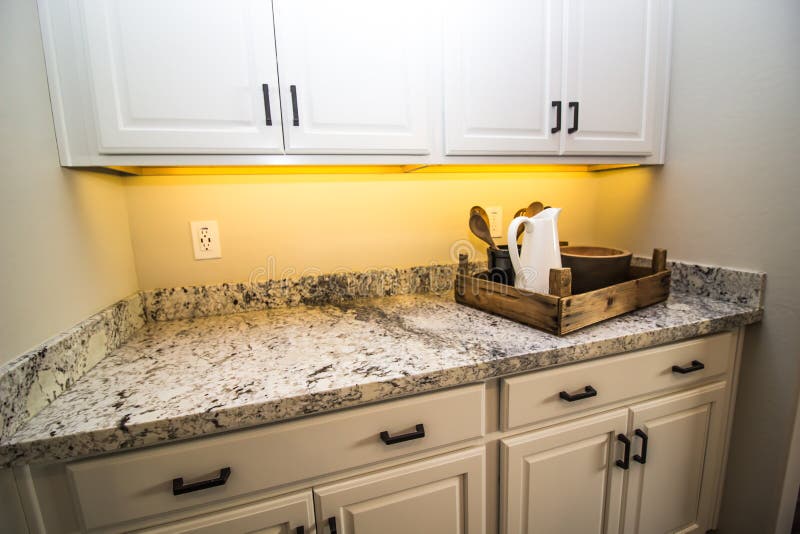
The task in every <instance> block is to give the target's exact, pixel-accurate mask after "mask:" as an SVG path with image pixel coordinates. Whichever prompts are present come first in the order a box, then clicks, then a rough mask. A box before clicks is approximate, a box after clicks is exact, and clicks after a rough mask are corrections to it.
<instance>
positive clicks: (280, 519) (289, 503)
mask: <svg viewBox="0 0 800 534" xmlns="http://www.w3.org/2000/svg"><path fill="white" fill-rule="evenodd" d="M137 532H142V533H147V534H177V533H183V532H187V533H188V532H192V533H200V534H249V533H255V532H257V533H258V534H308V533H311V532H314V500H313V497H312V495H311V491H310V490H309V491H301V492H298V493H293V494H290V495H284V496H282V497H276V498H274V499H269V500H265V501H259V502H255V503H251V504H246V505H243V506H237V507H235V508H228V509H226V510H222V511H219V512H213V513H209V514H205V515H200V516H196V517H193V518H191V519H185V520H183V521H177V522H174V523H168V524H165V525H160V526H157V527H155V528H149V529H145V530H141V531H137Z"/></svg>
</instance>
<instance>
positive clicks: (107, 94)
mask: <svg viewBox="0 0 800 534" xmlns="http://www.w3.org/2000/svg"><path fill="white" fill-rule="evenodd" d="M37 1H38V4H39V12H40V18H41V25H42V37H43V43H44V50H45V60H46V64H47V71H48V84H49V86H50V94H51V101H52V106H53V118H54V123H55V130H56V136H57V138H58V148H59V154H60V157H61V162H62V164H63V165H70V166H91V165H106V166H108V165H111V166H138V165H202V166H206V165H293V164H299V165H331V164H346V165H351V164H381V165H382V164H398V165H405V164H422V165H431V164H444V163H458V164H474V163H478V164H480V163H492V164H497V163H584V164H585V163H661V162H663V158H664V156H663V139H664V130H665V121H666V103H667V90H668V82H669V55H670V54H669V52H670V27H671V23H670V19H671V5H672V0H606V1H602V2H601V1H596V0H595V1H590V0H496V1H493V2H486V1H485V0H460V1H459V0H405V1H402V2H388V1H375V0H338V1H336V2H333V1H330V0H227V1H222V0H169V1H163V0H136V1H133V0H70V1H64V0H37ZM557 156H561V157H557ZM587 156H589V157H587Z"/></svg>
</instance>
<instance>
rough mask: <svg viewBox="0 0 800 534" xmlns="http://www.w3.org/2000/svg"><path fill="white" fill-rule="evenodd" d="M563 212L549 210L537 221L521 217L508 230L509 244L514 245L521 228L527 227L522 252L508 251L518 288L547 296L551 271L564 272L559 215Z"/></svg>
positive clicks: (514, 249)
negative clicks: (560, 249) (560, 248)
mask: <svg viewBox="0 0 800 534" xmlns="http://www.w3.org/2000/svg"><path fill="white" fill-rule="evenodd" d="M560 213H561V208H549V209H546V210H544V211H542V212H539V213H538V214H536V215H535V216H533V217H517V218H515V219H514V220H513V221H511V224H510V225H509V227H508V242H509V243H514V242H515V240H516V236H517V228H519V227H520V226H522V225H524V226H525V233H524V234H523V235H522V248H521V249H520V251H519V252H518V251H517V249H516V248H515V247H511V248H509V249H508V252H509V257H510V258H511V264H512V265H513V266H514V287H516V288H517V289H524V290H527V291H535V292H537V293H544V294H547V292H548V291H549V288H550V269H559V268H561V254H560V251H559V246H558V215H559V214H560Z"/></svg>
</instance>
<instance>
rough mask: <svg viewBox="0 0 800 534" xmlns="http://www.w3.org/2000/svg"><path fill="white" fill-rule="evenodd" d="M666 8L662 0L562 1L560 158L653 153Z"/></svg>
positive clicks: (662, 83)
mask: <svg viewBox="0 0 800 534" xmlns="http://www.w3.org/2000/svg"><path fill="white" fill-rule="evenodd" d="M669 7H670V5H669V2H668V1H667V0H603V1H602V2H597V1H596V0H565V7H564V10H565V20H566V28H565V32H564V33H565V50H566V54H565V58H566V65H565V74H566V76H565V80H566V85H565V87H564V100H565V105H566V106H567V108H565V121H566V123H567V134H566V136H565V145H564V154H615V155H623V154H627V155H648V154H652V153H653V152H654V151H655V150H656V148H657V147H656V145H655V143H656V135H657V133H658V132H657V128H661V126H662V125H663V121H664V120H665V119H664V117H663V114H664V105H663V101H664V99H665V93H666V90H667V86H666V80H667V69H668V56H669V51H668V42H669V41H668V30H669V26H670V11H669Z"/></svg>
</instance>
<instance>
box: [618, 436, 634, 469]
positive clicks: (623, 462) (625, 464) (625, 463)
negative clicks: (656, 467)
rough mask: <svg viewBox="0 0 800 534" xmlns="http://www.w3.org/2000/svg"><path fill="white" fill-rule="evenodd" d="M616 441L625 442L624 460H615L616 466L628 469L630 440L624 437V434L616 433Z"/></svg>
mask: <svg viewBox="0 0 800 534" xmlns="http://www.w3.org/2000/svg"><path fill="white" fill-rule="evenodd" d="M617 441H621V442H622V443H624V444H625V455H624V458H625V459H624V460H617V467H619V468H620V469H628V468H629V467H630V466H631V440H629V439H628V438H627V437H625V434H617Z"/></svg>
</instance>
